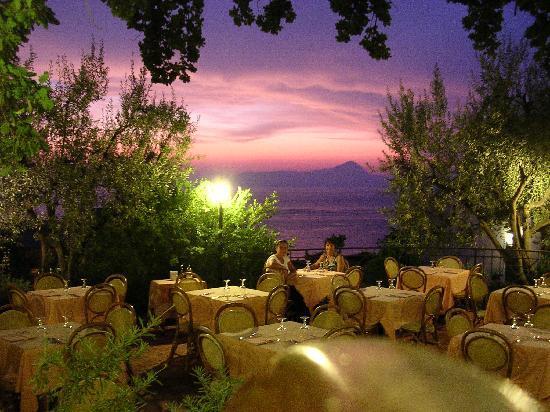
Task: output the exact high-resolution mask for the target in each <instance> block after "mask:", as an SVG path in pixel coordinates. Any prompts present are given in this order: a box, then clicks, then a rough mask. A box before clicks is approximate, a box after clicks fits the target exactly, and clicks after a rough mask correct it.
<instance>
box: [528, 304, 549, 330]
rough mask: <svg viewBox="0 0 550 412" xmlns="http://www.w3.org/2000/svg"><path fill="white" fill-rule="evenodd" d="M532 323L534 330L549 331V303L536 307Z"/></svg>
mask: <svg viewBox="0 0 550 412" xmlns="http://www.w3.org/2000/svg"><path fill="white" fill-rule="evenodd" d="M532 321H533V325H534V326H535V328H540V329H548V330H550V303H547V304H545V305H540V306H539V307H537V308H536V309H535V313H534V314H533V318H532Z"/></svg>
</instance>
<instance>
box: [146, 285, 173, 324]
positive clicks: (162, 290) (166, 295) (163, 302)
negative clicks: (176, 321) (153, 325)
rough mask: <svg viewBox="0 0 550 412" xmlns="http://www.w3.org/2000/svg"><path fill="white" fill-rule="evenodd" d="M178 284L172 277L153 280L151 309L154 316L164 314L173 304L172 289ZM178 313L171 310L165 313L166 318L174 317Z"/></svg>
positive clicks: (150, 286)
mask: <svg viewBox="0 0 550 412" xmlns="http://www.w3.org/2000/svg"><path fill="white" fill-rule="evenodd" d="M175 285H176V281H175V280H172V279H156V280H152V281H151V284H150V285H149V311H150V312H151V313H152V314H153V315H154V316H159V315H162V314H163V313H164V312H166V311H167V310H168V309H170V307H171V306H172V302H170V289H172V288H173V287H174V286H175ZM175 316H176V314H175V312H173V311H169V312H167V313H166V314H165V317H166V318H173V317H175Z"/></svg>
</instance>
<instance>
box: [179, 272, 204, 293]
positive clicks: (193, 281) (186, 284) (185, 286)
mask: <svg viewBox="0 0 550 412" xmlns="http://www.w3.org/2000/svg"><path fill="white" fill-rule="evenodd" d="M175 287H177V288H180V289H181V290H183V291H185V292H190V291H192V290H200V289H204V288H205V287H206V283H205V282H203V281H202V280H200V279H198V278H193V277H190V278H186V277H182V276H181V277H180V276H178V277H177V278H176V285H175Z"/></svg>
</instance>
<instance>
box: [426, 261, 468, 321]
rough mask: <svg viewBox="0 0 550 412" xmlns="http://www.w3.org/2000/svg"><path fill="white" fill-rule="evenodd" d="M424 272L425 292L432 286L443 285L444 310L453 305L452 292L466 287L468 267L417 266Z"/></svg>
mask: <svg viewBox="0 0 550 412" xmlns="http://www.w3.org/2000/svg"><path fill="white" fill-rule="evenodd" d="M419 268H420V269H422V270H423V271H424V273H426V292H427V291H429V290H430V289H431V288H433V287H434V286H443V287H444V288H445V293H444V295H443V303H442V306H443V310H444V311H446V310H448V309H450V308H452V307H453V306H454V298H453V293H454V294H457V293H460V292H462V291H464V290H465V289H466V284H467V282H468V276H469V275H470V271H469V270H468V269H453V268H445V267H435V268H432V267H430V266H419Z"/></svg>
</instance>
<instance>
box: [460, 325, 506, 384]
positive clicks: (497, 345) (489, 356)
mask: <svg viewBox="0 0 550 412" xmlns="http://www.w3.org/2000/svg"><path fill="white" fill-rule="evenodd" d="M460 347H461V351H462V356H463V357H464V359H465V360H466V361H468V362H472V363H473V364H475V365H477V366H478V367H480V368H482V369H484V370H487V371H492V372H496V371H500V370H505V374H506V377H507V378H509V377H510V375H511V374H512V365H513V351H512V346H511V345H510V342H509V341H508V339H506V337H505V336H504V335H502V334H500V333H498V332H496V331H494V330H490V329H472V330H469V331H467V332H465V333H464V335H463V336H462V340H461V343H460Z"/></svg>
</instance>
